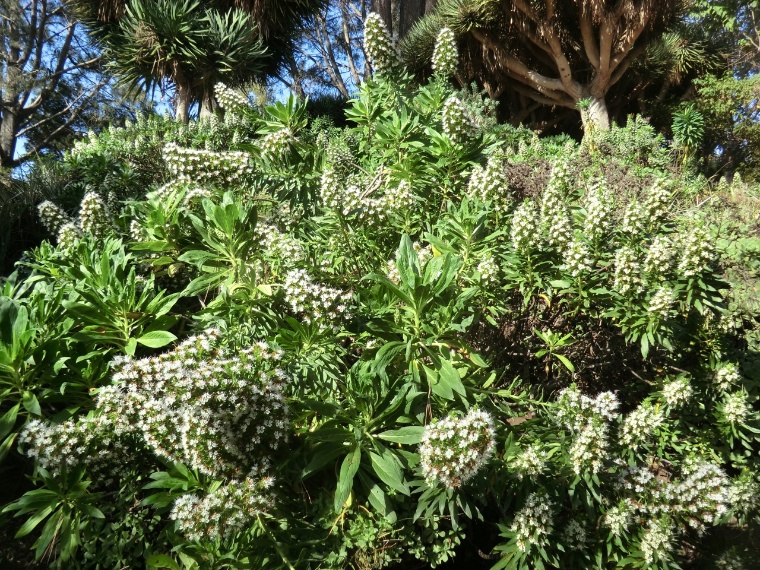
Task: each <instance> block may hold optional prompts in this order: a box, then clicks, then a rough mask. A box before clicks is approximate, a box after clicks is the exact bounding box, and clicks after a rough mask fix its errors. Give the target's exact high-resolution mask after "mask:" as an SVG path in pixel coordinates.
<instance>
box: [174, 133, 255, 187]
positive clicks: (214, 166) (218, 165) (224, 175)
mask: <svg viewBox="0 0 760 570" xmlns="http://www.w3.org/2000/svg"><path fill="white" fill-rule="evenodd" d="M163 156H164V162H165V163H166V168H167V170H168V171H169V173H170V174H171V175H172V176H174V177H175V179H176V180H177V181H180V182H191V183H203V182H217V183H223V184H225V183H227V184H229V183H235V182H240V181H241V180H243V179H244V178H245V177H246V176H248V175H250V174H252V173H253V167H252V166H251V165H250V164H249V159H250V155H249V154H248V153H247V152H243V151H226V152H215V151H209V150H198V149H194V148H184V147H181V146H178V145H177V144H175V143H166V144H165V145H164V150H163Z"/></svg>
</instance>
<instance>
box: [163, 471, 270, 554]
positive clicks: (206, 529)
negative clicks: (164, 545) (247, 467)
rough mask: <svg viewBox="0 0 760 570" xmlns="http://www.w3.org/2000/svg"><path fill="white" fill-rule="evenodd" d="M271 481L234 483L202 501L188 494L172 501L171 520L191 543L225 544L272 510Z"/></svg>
mask: <svg viewBox="0 0 760 570" xmlns="http://www.w3.org/2000/svg"><path fill="white" fill-rule="evenodd" d="M272 483H273V481H272V479H271V478H270V477H264V478H261V479H253V478H250V477H247V478H245V479H243V480H233V481H230V482H229V483H227V484H225V485H222V486H221V487H219V488H217V489H215V490H214V491H211V492H210V493H208V494H206V495H205V496H203V497H199V496H198V495H193V494H187V495H183V496H181V497H179V498H178V499H176V500H175V501H174V505H173V507H172V511H171V515H170V516H171V518H172V519H173V520H175V521H177V523H178V525H179V529H180V531H181V532H182V533H183V534H184V535H185V536H186V537H187V538H188V539H189V540H191V541H200V540H211V541H217V540H224V539H226V538H230V537H232V536H236V535H237V534H239V533H240V532H243V531H244V530H246V529H247V528H249V527H250V525H251V521H252V520H253V519H255V518H256V517H257V516H258V515H260V514H261V513H264V512H266V511H268V510H269V509H271V507H272V505H273V500H272V496H271V493H270V492H269V488H270V487H271V485H272Z"/></svg>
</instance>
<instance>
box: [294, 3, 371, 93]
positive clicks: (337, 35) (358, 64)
mask: <svg viewBox="0 0 760 570" xmlns="http://www.w3.org/2000/svg"><path fill="white" fill-rule="evenodd" d="M369 4H370V3H369V0H333V1H332V2H330V4H329V6H327V7H325V8H324V9H323V10H321V11H319V12H317V13H315V14H313V15H312V16H310V17H309V18H308V20H307V21H306V22H305V23H304V25H303V26H302V28H301V33H300V35H299V38H298V41H297V43H296V45H295V50H294V52H293V54H292V56H291V57H289V58H288V59H287V63H286V65H285V69H284V71H285V73H284V74H283V75H282V76H280V77H279V79H280V80H281V81H282V82H283V83H285V84H286V85H287V86H288V87H289V88H290V89H291V90H292V91H293V92H294V93H296V94H298V95H299V96H304V95H306V94H314V93H329V92H331V91H333V90H335V91H337V92H338V94H339V95H340V97H341V98H343V99H348V98H349V97H350V95H351V93H353V91H354V90H355V87H356V86H357V85H358V84H359V83H361V82H362V81H363V80H364V78H365V77H366V75H367V73H368V69H367V67H366V63H365V57H364V52H363V42H362V37H363V26H364V20H365V19H366V17H367V14H368V13H369V9H370V6H369Z"/></svg>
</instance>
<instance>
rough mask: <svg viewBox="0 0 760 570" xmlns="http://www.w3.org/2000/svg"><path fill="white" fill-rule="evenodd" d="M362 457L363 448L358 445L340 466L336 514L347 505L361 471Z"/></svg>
mask: <svg viewBox="0 0 760 570" xmlns="http://www.w3.org/2000/svg"><path fill="white" fill-rule="evenodd" d="M361 456H362V451H361V448H360V447H359V446H358V445H357V446H356V447H354V448H353V449H352V450H351V452H350V453H349V454H348V455H346V457H345V459H343V463H342V464H341V466H340V475H339V476H338V486H337V488H336V490H335V500H334V503H333V506H334V508H335V512H340V511H341V510H342V509H343V505H345V504H346V501H347V500H348V496H349V495H350V494H351V489H352V487H353V485H354V476H355V475H356V472H357V471H358V470H359V463H360V462H361Z"/></svg>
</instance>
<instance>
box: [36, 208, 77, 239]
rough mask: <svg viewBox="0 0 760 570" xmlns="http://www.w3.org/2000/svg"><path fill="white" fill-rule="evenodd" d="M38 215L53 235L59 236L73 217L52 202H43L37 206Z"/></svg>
mask: <svg viewBox="0 0 760 570" xmlns="http://www.w3.org/2000/svg"><path fill="white" fill-rule="evenodd" d="M37 213H38V214H39V216H40V220H41V221H42V224H43V225H44V226H45V227H46V228H47V230H48V231H49V232H50V233H51V234H53V235H58V232H60V231H61V228H62V227H63V226H64V225H65V224H67V223H69V222H71V221H72V219H71V217H70V216H69V215H68V214H67V213H66V212H64V211H63V209H62V208H60V207H59V206H56V205H55V204H54V203H53V202H51V201H50V200H45V201H44V202H41V203H40V204H39V206H37Z"/></svg>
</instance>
